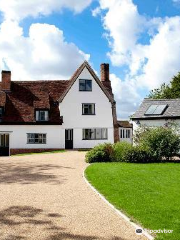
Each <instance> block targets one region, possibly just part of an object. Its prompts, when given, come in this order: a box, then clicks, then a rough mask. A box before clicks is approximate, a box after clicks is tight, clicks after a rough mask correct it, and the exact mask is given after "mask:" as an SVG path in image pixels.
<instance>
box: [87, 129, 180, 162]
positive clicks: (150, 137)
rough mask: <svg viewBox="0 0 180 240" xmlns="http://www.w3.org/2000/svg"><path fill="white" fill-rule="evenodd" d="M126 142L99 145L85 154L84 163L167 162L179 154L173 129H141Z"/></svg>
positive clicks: (179, 144)
mask: <svg viewBox="0 0 180 240" xmlns="http://www.w3.org/2000/svg"><path fill="white" fill-rule="evenodd" d="M134 140H135V146H133V145H131V144H130V143H127V142H118V143H115V144H113V145H112V144H107V143H106V144H100V145H98V146H96V147H94V148H93V149H92V150H90V151H89V152H88V153H87V154H86V162H89V163H94V162H133V163H148V162H159V161H161V160H163V159H166V160H169V159H171V158H172V157H174V156H177V155H178V154H179V152H180V137H179V135H178V133H177V131H176V128H174V127H172V126H171V127H155V128H148V127H141V128H139V129H138V130H137V131H136V133H135V136H134Z"/></svg>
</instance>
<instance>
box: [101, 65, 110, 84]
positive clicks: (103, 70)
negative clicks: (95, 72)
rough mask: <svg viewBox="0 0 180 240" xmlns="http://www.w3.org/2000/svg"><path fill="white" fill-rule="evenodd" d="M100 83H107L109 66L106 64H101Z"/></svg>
mask: <svg viewBox="0 0 180 240" xmlns="http://www.w3.org/2000/svg"><path fill="white" fill-rule="evenodd" d="M101 81H102V82H104V81H105V82H108V81H109V64H108V63H102V64H101Z"/></svg>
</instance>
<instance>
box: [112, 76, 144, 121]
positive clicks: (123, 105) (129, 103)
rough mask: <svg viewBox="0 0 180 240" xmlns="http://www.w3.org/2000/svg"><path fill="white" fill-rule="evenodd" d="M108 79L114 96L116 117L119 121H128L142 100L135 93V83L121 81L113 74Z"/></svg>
mask: <svg viewBox="0 0 180 240" xmlns="http://www.w3.org/2000/svg"><path fill="white" fill-rule="evenodd" d="M110 78H111V84H112V89H113V93H114V94H115V96H116V104H117V115H118V117H119V118H121V119H128V118H129V117H130V116H131V115H132V114H133V113H134V112H135V110H136V109H137V107H138V106H139V104H140V102H141V100H142V97H140V95H139V94H138V92H137V87H136V81H130V80H126V81H122V80H121V79H120V78H118V77H117V76H116V75H115V74H111V75H110Z"/></svg>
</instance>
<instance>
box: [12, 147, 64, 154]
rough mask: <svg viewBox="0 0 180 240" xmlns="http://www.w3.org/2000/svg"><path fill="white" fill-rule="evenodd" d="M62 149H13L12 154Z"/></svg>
mask: <svg viewBox="0 0 180 240" xmlns="http://www.w3.org/2000/svg"><path fill="white" fill-rule="evenodd" d="M58 150H62V149H60V148H40V149H36V148H35V149H11V150H10V155H15V154H22V153H41V152H52V151H58Z"/></svg>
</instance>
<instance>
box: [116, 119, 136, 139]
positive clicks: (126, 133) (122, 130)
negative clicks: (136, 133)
mask: <svg viewBox="0 0 180 240" xmlns="http://www.w3.org/2000/svg"><path fill="white" fill-rule="evenodd" d="M117 122H118V127H119V139H120V141H122V142H129V143H132V142H133V124H132V123H130V122H129V121H127V120H119V121H117Z"/></svg>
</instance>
